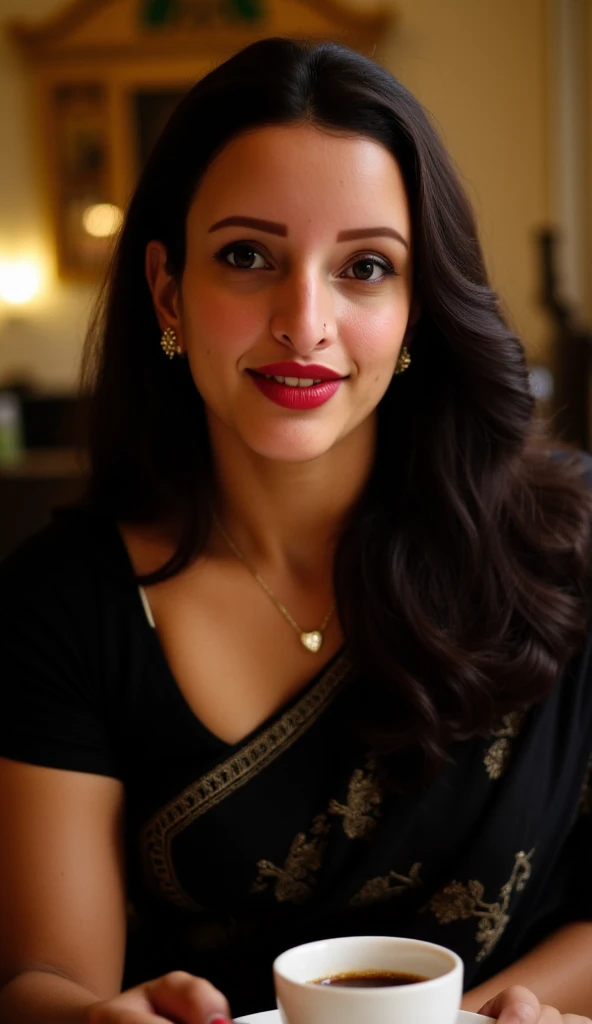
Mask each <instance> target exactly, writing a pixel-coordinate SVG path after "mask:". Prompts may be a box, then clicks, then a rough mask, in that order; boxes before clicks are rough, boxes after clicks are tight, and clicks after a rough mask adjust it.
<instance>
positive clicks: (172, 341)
mask: <svg viewBox="0 0 592 1024" xmlns="http://www.w3.org/2000/svg"><path fill="white" fill-rule="evenodd" d="M160 345H161V348H162V350H163V352H164V353H165V355H167V356H168V357H169V359H174V357H175V356H180V355H181V353H182V351H183V349H182V348H181V346H180V345H179V344H178V342H177V332H176V331H174V330H173V328H172V327H166V328H165V330H164V331H163V332H162V337H161V339H160Z"/></svg>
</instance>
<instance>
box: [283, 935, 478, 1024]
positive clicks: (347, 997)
mask: <svg viewBox="0 0 592 1024" xmlns="http://www.w3.org/2000/svg"><path fill="white" fill-rule="evenodd" d="M358 971H359V972H363V971H378V972H380V971H387V972H388V971H395V972H400V973H402V974H417V975H420V976H421V977H424V978H426V980H425V981H419V982H414V983H413V984H407V985H388V986H384V987H382V986H381V987H376V988H368V987H364V988H362V987H360V988H355V987H350V986H347V987H345V986H339V985H318V984H315V982H316V981H317V980H318V979H320V978H329V977H332V976H333V975H336V974H345V973H349V972H358ZM273 976H274V985H275V992H276V998H277V1005H278V1010H279V1011H280V1016H281V1018H282V1021H283V1024H455V1022H456V1019H457V1015H458V1010H459V1007H460V1002H461V998H462V984H463V963H462V960H461V959H460V957H458V956H457V955H456V953H453V952H452V951H451V950H449V949H445V948H444V946H436V945H434V944H433V943H431V942H420V941H419V940H417V939H404V938H393V937H392V936H384V935H382V936H381V935H359V936H351V937H350V936H348V937H346V938H339V939H321V940H320V941H319V942H309V943H307V944H306V945H304V946H295V947H294V948H293V949H288V950H286V952H285V953H282V954H281V955H280V956H278V958H277V959H276V960H275V962H274V965H273Z"/></svg>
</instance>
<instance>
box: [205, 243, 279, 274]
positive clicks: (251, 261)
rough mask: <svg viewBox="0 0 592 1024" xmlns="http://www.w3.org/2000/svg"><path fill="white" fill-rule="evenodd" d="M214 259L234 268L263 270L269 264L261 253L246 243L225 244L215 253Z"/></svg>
mask: <svg viewBox="0 0 592 1024" xmlns="http://www.w3.org/2000/svg"><path fill="white" fill-rule="evenodd" d="M216 259H217V260H220V262H221V263H226V264H227V266H229V267H234V269H235V270H264V269H265V268H266V267H268V266H269V264H268V263H266V261H265V260H264V258H263V256H262V255H261V253H260V252H257V250H256V249H255V248H253V246H252V245H247V244H246V243H241V244H240V245H239V244H237V243H234V244H233V245H227V246H226V247H225V248H224V249H221V250H220V252H218V253H216ZM257 260H260V263H259V264H257V263H256V261H257Z"/></svg>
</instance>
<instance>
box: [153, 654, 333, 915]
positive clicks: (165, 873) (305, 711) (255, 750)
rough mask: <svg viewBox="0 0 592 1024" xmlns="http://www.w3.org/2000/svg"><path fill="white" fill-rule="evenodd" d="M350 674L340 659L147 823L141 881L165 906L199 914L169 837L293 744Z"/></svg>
mask: <svg viewBox="0 0 592 1024" xmlns="http://www.w3.org/2000/svg"><path fill="white" fill-rule="evenodd" d="M350 668H351V665H350V661H349V658H348V656H347V654H346V653H343V654H342V655H341V656H340V657H339V658H338V660H337V661H336V662H335V664H334V665H333V666H332V667H331V668H330V669H328V671H327V672H325V674H324V675H323V676H321V678H320V679H319V681H318V683H317V684H316V685H315V686H314V687H313V688H312V689H311V690H310V691H309V692H308V693H306V694H305V695H304V696H303V697H302V698H301V699H300V700H299V701H297V703H296V704H294V705H293V707H291V708H290V709H289V710H288V711H286V712H285V713H284V714H283V715H281V717H280V718H279V719H278V720H277V721H276V722H274V723H273V725H270V726H269V727H268V728H267V729H265V730H263V732H261V733H259V734H258V735H257V736H255V738H254V739H253V740H251V741H250V742H249V743H247V744H246V745H245V746H244V747H241V748H240V750H238V751H236V753H233V754H232V755H231V756H230V757H229V758H227V760H226V761H223V762H222V763H221V764H219V765H217V766H216V767H215V768H213V769H212V771H210V772H208V773H207V774H206V775H204V776H202V777H201V778H200V779H198V780H197V781H196V782H193V783H191V785H189V786H187V788H186V789H185V790H184V791H183V792H182V793H180V794H179V796H177V797H175V798H174V799H173V800H171V801H170V802H169V803H167V804H165V806H164V807H163V808H161V810H159V811H158V812H157V813H156V814H155V815H154V816H153V817H152V818H151V819H150V820H149V821H148V822H147V824H146V825H145V826H144V829H143V830H142V833H141V836H140V848H141V851H142V857H143V860H144V869H145V872H146V876H147V878H148V879H149V880H150V881H151V882H152V883H153V884H154V885H155V886H156V887H157V888H158V890H159V891H160V892H161V893H162V894H163V895H164V896H166V897H167V899H168V900H169V901H170V902H172V903H174V904H175V905H176V906H178V907H184V908H187V909H191V910H195V909H199V908H198V905H197V904H196V903H195V901H194V900H192V899H191V897H190V896H189V895H188V893H186V892H185V891H184V890H183V888H182V886H181V884H180V882H179V880H178V878H177V875H176V872H175V869H174V866H173V860H172V852H171V850H172V843H173V840H174V838H175V836H177V835H178V834H179V833H180V832H182V831H183V830H184V829H185V828H187V827H188V826H189V825H191V824H192V823H193V822H194V821H195V820H196V819H197V818H199V817H201V816H202V815H203V814H205V813H206V812H207V811H209V810H211V808H212V807H215V806H216V805H217V804H219V803H221V801H222V800H225V799H227V797H229V796H230V795H231V793H233V792H235V790H237V789H239V788H240V787H242V786H244V785H246V784H247V783H248V782H250V781H251V779H253V778H254V777H255V776H256V775H258V774H259V773H260V772H262V771H263V770H264V769H265V768H267V767H268V765H270V764H271V763H272V761H274V760H275V759H276V758H277V757H279V755H280V754H282V753H283V751H285V750H287V749H288V747H291V746H292V745H293V744H294V743H296V741H297V740H298V739H300V737H301V736H302V735H303V734H304V733H305V732H306V731H307V730H308V729H309V728H310V726H311V725H312V724H313V722H315V721H316V719H317V718H319V717H320V715H321V714H322V713H323V711H324V710H325V708H326V707H327V706H328V705H329V704H330V703H331V701H332V700H333V698H334V697H335V695H336V693H337V691H338V689H339V687H340V685H341V684H342V683H343V681H344V680H345V678H346V676H347V675H348V673H349V671H350Z"/></svg>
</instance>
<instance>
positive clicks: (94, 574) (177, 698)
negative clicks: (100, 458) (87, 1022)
mask: <svg viewBox="0 0 592 1024" xmlns="http://www.w3.org/2000/svg"><path fill="white" fill-rule="evenodd" d="M0 636H1V640H0V651H1V655H0V664H1V666H2V679H3V691H4V695H5V701H4V708H5V712H4V714H3V715H2V717H1V719H0V754H2V755H4V756H6V757H9V758H13V759H15V760H19V761H27V762H30V763H33V764H38V765H46V766H50V767H56V768H63V769H71V770H75V771H86V772H93V773H98V774H103V775H108V776H113V777H116V778H118V779H121V780H122V781H123V783H124V786H125V790H126V808H127V811H126V813H127V817H126V825H127V858H128V886H129V940H128V952H127V963H126V979H125V984H126V985H128V984H134V983H137V982H138V981H141V980H145V979H147V978H149V977H155V976H157V975H159V974H162V973H164V972H165V971H168V970H172V969H177V968H182V969H185V970H189V971H192V972H194V973H196V974H200V975H203V976H205V977H208V978H209V979H210V980H211V981H212V982H213V983H214V984H215V985H217V986H218V987H219V988H221V989H222V990H223V991H224V992H225V993H226V995H227V996H228V997H229V1000H230V1003H231V1008H232V1012H233V1014H234V1015H239V1014H245V1013H250V1012H255V1011H258V1010H264V1009H269V1008H270V1007H272V1006H273V1005H274V998H273V989H272V979H271V962H272V960H273V958H274V957H275V956H276V955H277V954H278V953H279V952H281V951H282V950H283V949H286V948H288V947H289V946H292V945H295V944H297V943H300V942H304V941H309V940H312V939H315V938H321V937H325V936H332V935H344V934H390V935H407V936H412V937H415V938H423V939H427V940H429V941H433V942H438V943H441V944H442V945H445V946H449V947H450V948H451V949H454V950H455V951H456V952H457V953H458V954H459V955H460V956H461V957H462V958H463V960H464V963H465V971H466V975H465V987H466V988H471V987H473V986H474V985H476V984H479V983H480V982H482V981H484V980H485V979H486V978H487V977H489V976H491V975H492V974H494V973H496V972H497V971H499V970H501V969H502V968H503V967H504V966H506V965H508V964H509V963H511V962H513V961H514V960H515V959H516V958H518V957H520V956H522V955H523V954H524V953H525V952H527V951H528V950H529V949H530V948H531V947H532V946H533V945H535V944H536V943H537V942H539V941H541V940H542V939H543V938H544V937H545V936H546V935H548V934H549V933H551V932H552V931H554V930H555V929H556V928H558V927H559V926H561V925H562V924H564V923H566V922H569V921H574V920H579V919H585V918H589V917H591V916H592V881H591V872H590V862H591V854H592V791H591V787H590V764H591V762H590V755H591V752H592V668H591V666H590V639H589V640H588V643H587V645H586V648H585V650H584V651H583V652H582V654H581V655H579V656H578V657H577V658H575V659H574V660H573V661H572V663H571V664H570V665H569V667H568V669H567V671H565V672H564V673H563V675H562V677H561V679H559V680H558V681H557V684H556V686H555V688H554V690H553V692H552V694H551V696H550V697H549V698H547V699H546V700H545V701H543V702H541V703H540V704H539V705H538V706H537V707H535V708H534V709H532V710H530V711H528V712H522V713H520V712H515V713H513V714H510V715H506V716H505V717H504V718H503V719H502V720H501V721H500V722H499V726H498V728H496V729H495V730H494V731H493V732H492V734H491V735H490V736H488V737H487V738H486V739H475V740H473V741H470V742H466V743H462V744H458V745H457V746H455V747H454V748H453V749H452V750H451V751H450V754H451V757H450V761H449V763H447V765H446V766H445V767H444V769H443V770H442V771H441V773H440V774H439V776H438V777H437V779H436V780H435V781H434V782H433V783H432V784H431V785H429V786H428V787H426V788H424V789H423V790H422V791H420V792H419V793H416V794H414V795H413V796H408V797H400V796H396V795H394V794H393V793H392V791H391V790H389V789H388V788H386V787H385V786H384V785H383V781H382V780H383V771H382V765H381V763H380V759H379V758H377V757H376V756H375V754H374V753H373V751H372V750H370V749H368V748H366V747H365V746H364V745H363V744H362V742H361V741H360V739H359V738H358V736H357V733H356V729H355V723H356V720H357V717H358V710H357V709H359V708H360V706H361V704H360V702H362V701H363V699H364V685H365V684H364V679H363V678H362V677H361V676H360V675H357V674H355V673H354V672H353V671H352V670H351V667H350V665H349V663H348V657H347V652H346V651H345V650H343V651H341V652H340V653H339V654H337V655H336V657H335V658H334V659H333V660H332V661H331V663H330V664H329V665H328V666H327V667H326V668H325V669H324V670H323V671H322V672H321V673H319V674H318V675H317V676H315V678H314V679H312V680H311V681H310V683H309V684H308V686H307V687H306V688H305V689H304V690H303V691H301V692H300V693H299V694H298V696H297V697H296V698H295V699H293V700H292V701H291V702H290V703H289V704H288V705H286V706H285V707H283V708H282V709H281V711H279V712H278V713H277V714H276V715H274V716H273V717H272V718H270V719H268V720H267V721H266V722H264V723H263V724H262V725H261V726H260V727H259V728H258V729H256V730H255V731H254V732H253V733H251V734H250V735H249V736H247V737H246V738H245V739H244V740H242V741H241V742H240V743H238V744H236V745H234V746H231V745H229V744H226V743H224V742H222V741H221V740H220V739H218V738H217V737H216V736H214V735H213V734H212V733H211V732H210V731H209V730H208V729H206V728H205V727H204V726H203V725H202V723H201V722H200V721H199V720H198V719H197V718H196V717H195V715H194V714H193V712H192V711H191V709H190V708H189V706H188V704H187V703H186V701H185V699H184V697H183V696H182V694H181V692H180V690H179V689H178V687H177V685H176V683H175V680H174V678H173V676H172V674H171V671H170V669H169V667H168V664H167V662H166V659H165V657H164V654H163V651H162V648H161V647H160V644H159V641H158V637H157V635H156V632H155V631H154V630H153V629H152V628H151V626H150V624H149V622H148V620H147V618H146V614H145V611H144V608H143V606H142V602H141V599H140V595H139V592H138V588H137V586H136V583H135V580H134V577H133V573H132V569H131V565H130V562H129V559H128V556H127V552H126V550H125V547H124V545H123V542H122V541H121V538H120V536H119V533H118V531H117V530H116V528H115V526H114V525H113V524H112V523H109V522H107V521H104V520H101V519H99V518H97V517H93V516H91V515H90V514H87V513H68V514H62V515H61V516H59V517H57V518H56V519H55V521H54V522H53V523H52V525H51V526H49V527H47V528H46V529H45V530H43V531H42V532H40V533H39V534H38V535H36V536H35V537H34V538H33V539H31V540H30V541H28V542H27V543H26V544H25V545H24V546H23V547H21V548H20V549H19V550H18V551H17V552H15V553H14V554H13V555H11V556H10V557H9V559H8V560H7V561H6V562H5V563H4V565H3V566H2V567H1V568H0Z"/></svg>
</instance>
